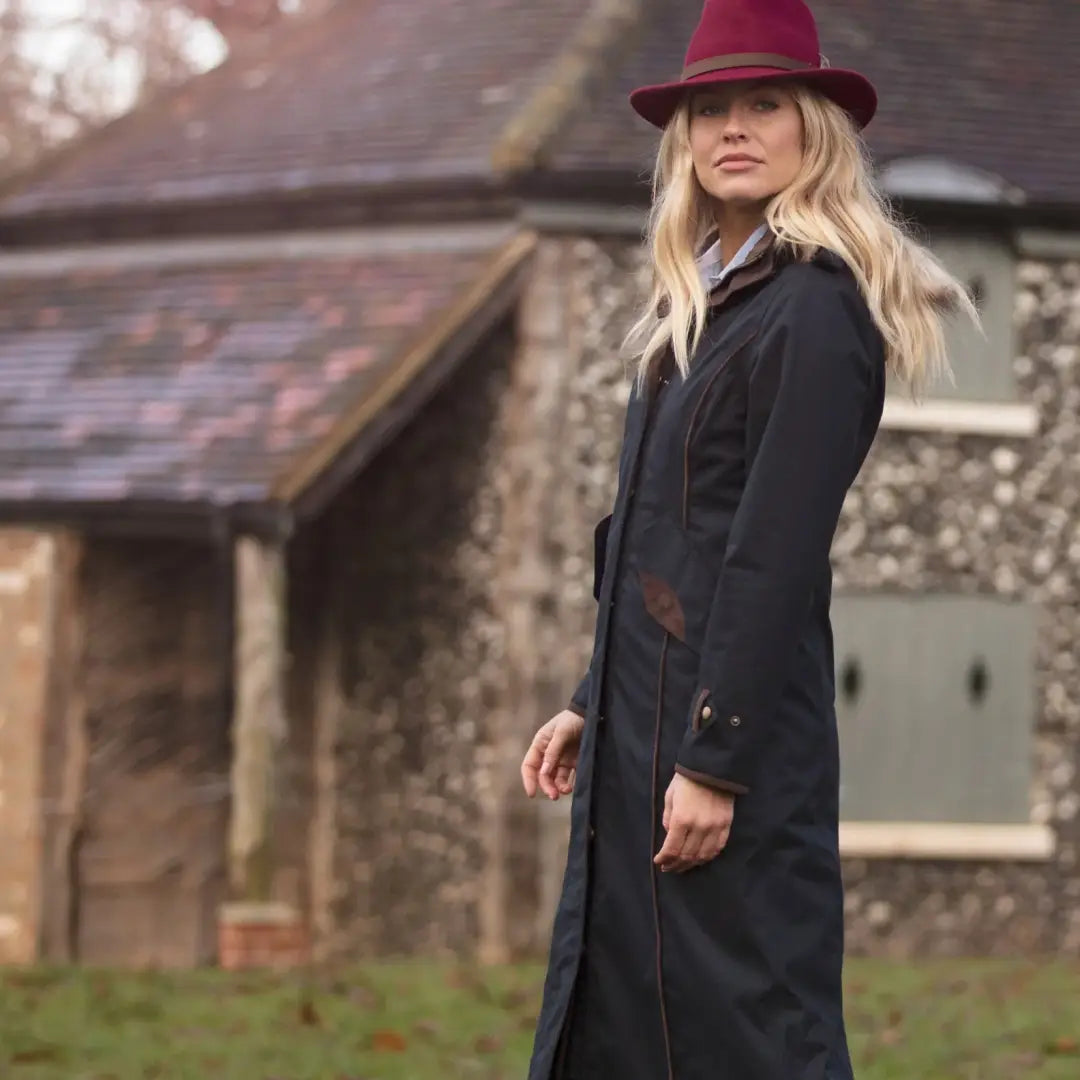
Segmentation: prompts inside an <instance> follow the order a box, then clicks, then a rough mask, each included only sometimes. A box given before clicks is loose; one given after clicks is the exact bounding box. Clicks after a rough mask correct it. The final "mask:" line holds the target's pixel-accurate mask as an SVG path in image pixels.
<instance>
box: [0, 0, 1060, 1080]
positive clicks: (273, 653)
mask: <svg viewBox="0 0 1080 1080" xmlns="http://www.w3.org/2000/svg"><path fill="white" fill-rule="evenodd" d="M812 6H813V8H814V11H815V14H816V16H817V18H818V22H819V28H820V31H821V36H822V42H823V49H824V51H825V54H826V55H827V56H828V57H829V59H830V60H831V62H832V63H833V64H835V65H837V66H851V67H855V68H857V69H859V70H862V71H864V72H866V73H867V74H868V75H869V76H870V77H871V78H872V79H873V80H874V81H875V82H876V84H877V86H878V89H879V92H880V94H881V98H882V108H881V112H880V113H879V116H878V118H877V119H876V120H875V121H874V123H873V124H872V125H871V127H870V128H869V130H868V141H869V144H870V147H871V150H872V152H873V154H874V156H875V161H876V164H877V166H878V170H879V176H880V180H881V183H882V185H883V187H884V188H885V190H886V191H887V192H888V193H889V194H890V196H891V197H892V198H893V199H894V200H895V202H896V204H897V206H898V207H899V209H900V210H901V212H902V213H903V214H904V215H905V216H906V217H907V218H908V219H909V220H910V221H911V222H912V224H913V226H914V227H915V228H916V229H917V230H918V232H919V235H920V236H921V238H922V239H923V240H924V241H925V242H926V243H928V244H929V245H930V246H931V247H932V248H933V250H934V251H935V252H937V254H938V255H939V256H940V257H941V259H942V260H943V261H944V262H945V264H946V265H947V266H948V267H950V269H952V270H953V271H954V272H955V273H957V274H958V275H959V276H960V277H961V278H962V280H964V281H965V282H967V283H968V286H969V288H970V291H971V295H972V297H973V298H974V300H975V301H976V303H977V305H978V306H979V308H980V311H981V313H982V316H983V321H984V325H985V328H986V337H985V339H983V338H980V337H979V336H978V335H977V334H975V333H974V332H973V331H967V330H963V329H961V328H958V329H957V330H956V331H955V332H953V333H952V335H951V337H950V354H951V358H952V363H953V366H954V369H955V373H956V378H955V383H954V384H947V383H943V384H941V385H938V386H934V387H932V388H931V390H930V391H929V392H928V394H927V395H926V396H925V398H924V399H923V400H922V401H920V402H918V403H916V402H913V401H912V400H911V399H910V398H909V397H907V396H906V395H905V393H904V392H903V391H902V390H901V389H900V388H895V387H894V388H893V392H892V393H891V394H890V396H889V399H888V401H887V405H886V411H885V417H884V421H883V425H882V430H881V432H880V435H879V437H878V441H877V444H876V447H875V449H874V451H873V452H872V455H871V457H870V459H869V461H868V462H867V465H866V467H865V468H864V470H863V472H862V475H861V477H860V479H859V481H858V483H857V485H856V487H855V488H854V489H853V491H852V493H851V495H850V497H849V499H848V501H847V504H846V505H845V508H844V514H843V518H842V521H841V526H840V529H839V532H838V534H837V538H836V544H835V548H834V553H833V554H834V568H835V598H834V609H833V610H834V625H835V630H836V664H837V710H838V714H839V718H840V723H841V729H842V744H843V745H842V753H843V777H844V781H843V790H842V793H841V795H842V817H843V823H842V827H841V843H842V848H843V855H844V859H845V880H846V885H847V916H848V951H849V957H850V960H849V964H848V1016H849V1024H850V1027H851V1040H852V1046H853V1050H854V1052H855V1055H856V1058H857V1063H858V1074H859V1076H860V1077H862V1078H864V1080H886V1078H889V1080H894V1078H901V1077H902V1078H908V1077H911V1078H919V1080H991V1078H993V1080H997V1078H1002V1080H1004V1078H1008V1080H1015V1078H1021V1077H1022V1078H1033V1080H1066V1078H1070V1080H1073V1078H1075V1077H1078V1076H1080V1004H1078V1002H1080V965H1078V963H1077V957H1078V956H1080V866H1078V864H1077V854H1078V844H1080V818H1078V811H1080V785H1078V781H1077V775H1076V772H1077V766H1078V747H1080V668H1078V663H1080V661H1078V655H1077V647H1076V643H1077V640H1078V631H1080V586H1078V583H1077V582H1078V567H1080V519H1078V516H1077V509H1078V507H1080V474H1078V470H1077V466H1078V464H1080V421H1078V410H1080V73H1078V70H1077V67H1076V59H1075V58H1076V56H1077V55H1078V53H1080V6H1078V5H1077V4H1076V3H1075V2H1074V0H1025V2H1024V3H1022V4H1021V3H1016V2H1015V0H952V2H949V3H945V2H938V3H934V2H930V0H890V2H889V3H888V4H886V3H876V4H867V3H857V2H855V0H817V2H816V3H812ZM699 13H700V3H699V0H590V2H583V0H547V2H545V3H542V4H540V3H534V4H528V3H520V2H513V0H471V2H469V3H465V2H463V0H339V2H337V3H335V2H333V0H295V2H293V3H288V4H287V3H285V2H284V0H280V2H275V0H186V2H181V0H0V176H2V178H3V179H2V180H0V962H4V963H6V964H7V965H8V966H7V967H4V968H0V1075H3V1076H4V1077H7V1076H12V1077H14V1078H17V1080H60V1078H64V1080H69V1078H75V1077H80V1078H82V1077H86V1078H92V1080H105V1078H106V1077H109V1078H122V1080H128V1078H149V1077H159V1078H160V1077H169V1078H171V1077H177V1078H180V1077H194V1076H204V1075H207V1074H213V1075H219V1076H222V1077H230V1078H231V1077H235V1078H236V1080H275V1078H276V1080H309V1078H311V1080H314V1078H318V1080H349V1078H353V1080H358V1078H359V1077H361V1076H363V1077H368V1078H371V1077H379V1078H388V1080H393V1078H398V1077H401V1078H404V1077H408V1078H410V1080H427V1078H428V1077H436V1076H438V1077H440V1078H441V1077H445V1076H453V1077H457V1076H461V1077H483V1078H496V1077H501V1078H509V1077H519V1076H523V1075H524V1065H525V1061H526V1060H527V1057H528V1052H529V1048H530V1046H531V1035H532V1022H533V1019H534V1017H535V1013H536V1009H537V1006H538V1001H539V992H540V982H541V980H542V976H543V958H544V955H545V950H546V946H547V935H548V932H549V929H550V923H551V917H552V914H553V911H554V904H555V902H556V899H557V896H558V890H559V887H560V883H561V875H562V867H563V858H564V855H565V840H566V834H567V828H568V812H569V806H568V801H567V800H561V801H560V802H559V803H556V804H550V803H549V804H546V805H537V804H536V803H533V802H530V801H529V800H527V799H525V797H524V796H523V794H522V792H521V787H520V779H519V775H518V767H519V764H520V760H521V756H522V754H523V752H524V749H525V747H526V746H527V744H528V741H529V739H530V738H531V736H532V733H533V732H534V731H535V729H536V728H537V727H538V726H539V725H540V724H541V723H543V722H544V721H546V720H547V719H548V718H549V717H550V716H551V715H552V714H553V713H554V712H556V711H558V710H559V709H560V708H562V707H563V705H564V704H565V702H566V700H567V699H568V695H569V693H570V692H571V690H572V689H573V687H574V686H576V684H577V682H578V679H579V677H580V675H581V673H582V671H583V670H584V666H585V664H586V662H587V659H588V656H589V655H590V651H591V635H592V628H593V620H594V618H595V604H594V601H593V599H592V591H591V586H592V529H593V526H594V524H595V523H596V521H597V520H599V519H600V518H601V517H603V516H604V515H605V514H607V513H608V512H609V509H610V504H611V501H612V499H613V497H614V491H615V479H616V477H615V467H616V461H617V454H618V448H619V442H620V438H621V434H622V416H623V410H624V406H625V401H626V394H627V391H628V387H629V379H628V377H627V371H626V366H625V363H624V361H623V360H622V359H620V356H619V350H618V346H619V342H620V341H621V339H622V337H623V335H624V333H625V332H626V330H627V329H628V327H629V325H630V322H631V319H632V316H633V314H634V310H635V305H636V304H637V303H639V302H640V300H641V298H642V296H643V289H644V286H645V284H646V281H647V267H646V265H645V261H644V259H643V256H642V252H641V249H640V237H641V232H642V228H643V225H644V221H645V213H646V210H647V206H648V196H649V189H648V176H649V169H650V165H651V158H652V155H653V153H654V151H655V148H656V133H655V132H654V131H653V130H652V129H651V128H649V127H648V126H647V125H645V124H644V123H643V122H641V121H639V120H638V119H637V118H636V117H635V116H634V115H633V113H632V112H631V111H630V109H629V107H628V105H627V103H626V94H627V92H628V91H629V90H630V88H631V87H633V86H635V85H639V84H642V83H646V82H653V81H659V80H661V79H664V78H668V77H671V76H673V75H675V74H677V72H678V71H679V70H680V69H681V66H682V59H683V52H684V49H685V45H686V42H687V40H688V39H689V36H690V33H691V31H692V29H693V26H694V24H695V23H696V21H697V18H698V15H699Z"/></svg>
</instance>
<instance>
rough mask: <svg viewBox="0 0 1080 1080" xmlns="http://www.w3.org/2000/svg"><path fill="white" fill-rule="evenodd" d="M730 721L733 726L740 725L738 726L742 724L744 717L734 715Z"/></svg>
mask: <svg viewBox="0 0 1080 1080" xmlns="http://www.w3.org/2000/svg"><path fill="white" fill-rule="evenodd" d="M728 723H729V724H730V725H731V726H732V727H738V726H739V725H740V724H741V723H742V717H740V716H733V717H732V718H731V719H730V720H729V721H728Z"/></svg>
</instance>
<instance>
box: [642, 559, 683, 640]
mask: <svg viewBox="0 0 1080 1080" xmlns="http://www.w3.org/2000/svg"><path fill="white" fill-rule="evenodd" d="M638 577H639V578H640V580H641V592H642V594H643V595H644V597H645V610H646V611H647V612H648V613H649V614H650V615H651V616H652V617H653V618H654V619H655V620H656V621H657V622H658V623H659V624H660V625H661V626H662V627H663V628H664V629H665V630H666V631H667V632H668V633H669V634H671V636H672V637H674V638H678V639H679V641H681V642H682V643H683V644H684V645H685V644H686V613H685V612H684V611H683V606H682V602H681V601H680V600H679V596H678V594H677V593H676V592H675V590H674V589H673V588H672V587H671V586H670V585H669V584H668V583H667V582H666V581H665V580H664V579H663V578H660V577H657V576H656V575H655V574H650V573H649V571H648V570H639V571H638Z"/></svg>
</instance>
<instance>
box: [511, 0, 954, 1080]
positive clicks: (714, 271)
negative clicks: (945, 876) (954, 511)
mask: <svg viewBox="0 0 1080 1080" xmlns="http://www.w3.org/2000/svg"><path fill="white" fill-rule="evenodd" d="M876 101H877V99H876V95H875V92H874V89H873V87H872V85H871V84H870V83H869V82H868V81H867V80H866V79H865V78H864V77H863V76H861V75H859V74H857V73H855V72H850V71H843V70H838V69H835V68H829V67H827V66H825V65H824V62H823V61H822V59H821V57H820V54H819V50H818V36H817V29H816V26H815V24H814V20H813V16H812V15H811V13H810V11H809V10H808V9H807V8H806V6H805V4H804V3H803V2H802V0H709V2H707V3H706V4H705V8H704V12H703V15H702V18H701V22H700V24H699V26H698V28H697V31H696V32H695V34H694V37H693V40H692V41H691V43H690V47H689V51H688V53H687V58H686V69H685V71H684V73H683V78H682V79H680V80H679V81H678V82H675V83H669V84H666V85H662V86H653V87H644V88H642V89H639V90H636V91H635V92H634V93H633V94H632V95H631V103H632V105H633V107H634V108H635V109H636V110H637V111H638V112H639V113H640V114H641V115H642V116H643V117H644V118H645V119H646V120H649V121H651V122H652V123H653V124H655V125H657V126H658V127H661V128H662V129H663V137H662V140H661V144H660V151H659V159H658V162H657V169H656V181H655V190H654V196H655V198H654V206H653V213H652V217H651V225H650V238H649V239H650V250H651V255H652V263H653V270H654V274H653V277H654V283H655V284H654V290H653V294H652V296H651V298H650V300H649V302H648V305H647V307H646V308H645V310H644V312H643V314H642V317H641V319H640V321H639V322H638V324H637V325H636V326H635V327H634V328H633V332H632V334H631V340H632V341H633V342H635V343H636V344H637V356H638V358H639V368H638V374H639V378H638V380H637V382H636V385H635V388H634V392H633V394H632V395H631V400H630V405H629V409H628V413H627V419H626V430H625V437H624V443H623V448H622V454H621V460H620V463H619V487H618V494H617V497H616V501H615V507H614V512H613V514H612V516H611V517H610V518H609V519H605V521H604V522H602V523H601V525H600V526H599V527H598V534H597V535H598V543H597V551H598V556H599V558H598V566H597V593H598V599H599V615H598V619H597V626H596V638H595V649H594V653H593V658H592V663H591V665H590V669H589V672H588V674H587V675H586V677H585V679H584V680H583V682H582V683H581V686H580V687H579V688H578V690H577V692H576V693H575V694H574V695H573V701H572V704H571V707H570V708H569V709H568V710H566V711H564V712H562V713H560V714H559V715H558V716H556V717H554V718H553V719H552V720H551V721H549V722H548V723H547V724H545V725H544V727H543V728H541V729H540V731H539V732H537V734H536V737H535V739H534V740H533V743H532V745H531V747H530V748H529V751H528V753H527V755H526V757H525V760H524V762H523V764H522V778H523V782H524V786H525V790H526V792H527V793H528V794H529V795H530V796H534V795H535V794H536V793H537V791H539V792H541V793H542V794H543V795H544V796H546V797H548V798H552V799H556V798H559V797H560V796H565V795H569V794H571V792H572V794H573V806H572V813H571V839H570V852H569V857H568V863H567V868H566V876H565V879H564V883H563V892H562V898H561V902H560V905H559V910H558V914H557V917H556V921H555V929H554V936H553V940H552V945H551V956H550V964H549V969H548V976H547V982H546V986H545V993H544V1003H543V1009H542V1012H541V1015H540V1018H539V1022H538V1025H537V1033H536V1040H535V1046H534V1051H533V1059H532V1066H531V1069H530V1072H529V1078H530V1080H729V1078H730V1080H850V1078H851V1076H852V1069H851V1062H850V1059H849V1055H848V1048H847V1039H846V1037H845V1030H844V1020H843V1009H842V1001H841V965H842V956H843V935H844V925H843V896H842V884H841V874H840V858H839V852H838V843H837V818H838V810H837V802H838V787H839V763H838V749H837V732H836V716H835V712H834V707H833V701H834V683H833V648H832V635H831V629H830V622H829V601H830V592H831V572H830V565H829V550H830V546H831V541H832V538H833V535H834V532H835V529H836V525H837V520H838V517H839V514H840V510H841V506H842V504H843V501H844V496H845V493H846V492H847V490H848V488H849V487H850V485H851V483H852V482H853V481H854V479H855V477H856V475H857V474H858V472H859V470H860V468H861V466H862V463H863V461H864V459H865V457H866V455H867V452H868V451H869V449H870V446H871V443H872V442H873V440H874V437H875V434H876V432H877V429H878V423H879V421H880V418H881V412H882V404H883V399H884V393H885V378H886V371H887V369H891V370H892V371H893V372H895V373H896V375H897V376H899V377H900V378H901V379H903V380H904V381H906V382H907V383H908V384H909V385H912V386H913V387H917V386H918V385H919V384H920V383H921V382H922V381H923V380H924V379H925V378H926V377H927V376H930V375H933V374H935V373H936V372H937V371H938V370H941V369H943V368H944V366H945V360H944V356H943V343H942V327H941V319H942V318H943V316H944V315H945V314H947V313H949V312H950V311H956V310H959V311H965V312H967V313H968V314H969V315H974V311H973V309H972V307H971V304H970V302H969V300H968V298H967V296H966V294H965V292H964V290H963V289H962V287H961V286H960V285H959V284H958V283H957V282H956V281H954V280H953V279H952V278H950V277H949V276H948V275H947V274H946V273H945V272H944V271H943V270H942V268H941V267H940V265H939V264H937V263H936V262H935V261H934V259H933V258H932V257H931V256H930V255H929V254H928V253H927V252H926V251H925V250H923V249H922V248H920V247H919V246H918V245H917V244H915V243H914V242H913V241H912V240H910V239H908V238H907V237H906V236H905V235H904V233H903V232H902V231H901V229H900V228H899V227H898V225H897V224H896V223H895V222H894V221H893V220H892V219H891V218H890V216H889V213H888V210H887V208H886V206H885V204H884V202H883V200H882V199H881V198H880V196H879V195H878V194H877V192H876V191H875V189H874V185H873V181H872V175H871V171H870V169H869V167H868V164H867V161H866V159H865V156H864V151H863V146H862V142H861V139H860V136H859V129H860V128H862V127H863V126H865V124H866V123H868V122H869V120H870V119H871V117H872V116H873V113H874V110H875V107H876Z"/></svg>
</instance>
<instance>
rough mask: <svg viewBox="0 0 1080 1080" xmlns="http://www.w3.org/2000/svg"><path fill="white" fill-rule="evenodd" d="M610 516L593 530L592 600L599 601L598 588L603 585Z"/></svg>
mask: <svg viewBox="0 0 1080 1080" xmlns="http://www.w3.org/2000/svg"><path fill="white" fill-rule="evenodd" d="M611 516H612V515H611V514H608V516H607V517H606V518H604V519H603V520H602V521H600V522H599V523H598V524H597V526H596V528H595V529H594V530H593V586H592V594H593V599H594V600H599V599H600V586H601V585H602V584H603V583H604V563H605V562H606V561H607V541H608V533H609V532H610V530H611Z"/></svg>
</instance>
